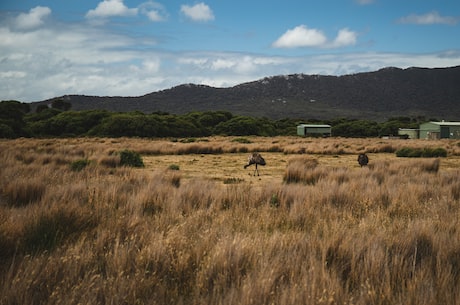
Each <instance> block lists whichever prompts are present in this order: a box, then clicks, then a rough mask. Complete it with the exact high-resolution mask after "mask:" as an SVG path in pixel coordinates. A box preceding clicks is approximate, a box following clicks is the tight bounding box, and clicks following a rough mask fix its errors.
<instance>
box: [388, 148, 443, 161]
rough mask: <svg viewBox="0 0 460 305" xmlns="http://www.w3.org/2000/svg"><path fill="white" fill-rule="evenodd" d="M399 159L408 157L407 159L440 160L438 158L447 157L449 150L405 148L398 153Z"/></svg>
mask: <svg viewBox="0 0 460 305" xmlns="http://www.w3.org/2000/svg"><path fill="white" fill-rule="evenodd" d="M396 156H397V157H407V158H420V157H423V158H438V157H447V150H445V149H444V148H441V147H438V148H429V147H427V148H411V147H403V148H401V149H398V150H397V151H396Z"/></svg>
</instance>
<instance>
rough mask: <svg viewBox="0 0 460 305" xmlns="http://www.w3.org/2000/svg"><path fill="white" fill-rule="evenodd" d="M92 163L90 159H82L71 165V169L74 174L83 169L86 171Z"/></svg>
mask: <svg viewBox="0 0 460 305" xmlns="http://www.w3.org/2000/svg"><path fill="white" fill-rule="evenodd" d="M89 163H90V161H89V160H88V159H80V160H77V161H74V162H72V163H71V164H70V169H71V170H73V171H74V172H79V171H81V170H82V169H84V168H85V167H86V166H87V165H88V164H89Z"/></svg>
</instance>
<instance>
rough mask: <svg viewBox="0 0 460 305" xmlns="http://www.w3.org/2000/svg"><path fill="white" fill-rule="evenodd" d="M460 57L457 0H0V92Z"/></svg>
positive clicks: (102, 87)
mask: <svg viewBox="0 0 460 305" xmlns="http://www.w3.org/2000/svg"><path fill="white" fill-rule="evenodd" d="M457 65H460V1H458V0H444V1H439V0H423V1H422V0H403V1H401V0H398V1H396V0H395V1H393V0H334V1H333V0H317V1H308V0H282V1H281V0H275V1H259V0H253V1H248V0H246V1H241V0H232V1H224V0H208V1H200V0H198V1H189V0H180V1H177V0H155V1H150V0H146V1H143V0H140V1H134V0H102V1H97V0H96V1H86V0H79V1H62V0H54V1H53V0H24V1H21V0H14V1H10V0H2V1H1V2H0V100H9V99H14V100H19V101H22V102H30V101H38V100H43V99H47V98H53V97H57V96H62V95H66V94H85V95H99V96H140V95H144V94H147V93H150V92H153V91H158V90H163V89H167V88H171V87H173V86H177V85H180V84H184V83H195V84H205V85H210V86H215V87H229V86H233V85H236V84H240V83H243V82H247V81H253V80H257V79H260V78H263V77H267V76H273V75H281V74H294V73H304V74H324V75H326V74H327V75H344V74H353V73H359V72H368V71H375V70H378V69H380V68H383V67H388V66H393V67H399V68H407V67H413V66H416V67H429V68H433V67H449V66H457Z"/></svg>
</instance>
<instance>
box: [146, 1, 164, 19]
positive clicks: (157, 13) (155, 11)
mask: <svg viewBox="0 0 460 305" xmlns="http://www.w3.org/2000/svg"><path fill="white" fill-rule="evenodd" d="M139 9H140V11H141V13H142V14H144V15H146V16H147V17H148V18H149V20H150V21H153V22H160V21H165V20H167V19H168V13H167V12H166V9H165V8H164V7H163V5H161V4H160V3H156V2H153V1H148V2H145V3H142V4H141V5H140V6H139Z"/></svg>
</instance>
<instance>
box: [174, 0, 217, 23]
mask: <svg viewBox="0 0 460 305" xmlns="http://www.w3.org/2000/svg"><path fill="white" fill-rule="evenodd" d="M180 11H181V13H182V14H184V15H185V16H186V17H187V18H189V19H190V20H193V21H210V20H214V13H213V12H212V10H211V8H210V7H209V6H208V5H206V4H205V3H203V2H200V3H198V4H195V5H193V6H190V5H185V4H184V5H182V6H181V9H180Z"/></svg>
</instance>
